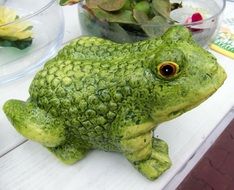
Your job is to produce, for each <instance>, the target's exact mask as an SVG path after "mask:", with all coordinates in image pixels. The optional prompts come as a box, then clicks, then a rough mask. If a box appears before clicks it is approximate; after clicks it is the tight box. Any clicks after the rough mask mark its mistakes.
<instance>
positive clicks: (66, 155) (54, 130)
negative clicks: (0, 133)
mask: <svg viewBox="0 0 234 190" xmlns="http://www.w3.org/2000/svg"><path fill="white" fill-rule="evenodd" d="M3 110H4V112H5V114H6V115H7V117H8V119H9V120H10V122H11V123H12V125H13V126H14V127H15V129H16V130H17V131H18V132H19V133H20V134H21V135H23V136H24V137H26V138H27V139H30V140H33V141H37V142H39V143H40V144H42V145H44V146H45V147H47V148H48V149H49V150H50V151H51V152H52V153H53V154H54V155H55V156H56V157H57V158H58V159H59V160H61V161H62V162H64V163H66V164H73V163H75V162H77V161H78V160H80V159H82V158H83V157H84V156H85V155H86V153H87V152H88V146H86V147H85V148H84V147H82V146H81V145H80V143H78V142H77V140H73V139H71V138H72V137H70V136H69V138H68V137H67V134H69V132H66V131H67V130H68V128H66V126H65V125H64V123H63V121H61V119H57V118H56V117H53V116H52V115H51V114H50V113H48V112H46V111H44V110H42V109H40V108H39V107H38V106H37V105H36V104H34V103H33V102H30V100H29V101H26V102H24V101H20V100H9V101H7V102H6V103H5V104H4V106H3Z"/></svg>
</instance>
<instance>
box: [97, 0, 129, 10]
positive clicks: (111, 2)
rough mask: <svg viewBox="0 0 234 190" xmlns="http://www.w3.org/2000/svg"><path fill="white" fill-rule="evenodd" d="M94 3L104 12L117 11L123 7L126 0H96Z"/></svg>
mask: <svg viewBox="0 0 234 190" xmlns="http://www.w3.org/2000/svg"><path fill="white" fill-rule="evenodd" d="M96 2H97V4H98V6H99V7H100V8H101V9H103V10H105V11H118V10H120V9H121V8H122V7H123V6H124V4H125V3H126V0H96Z"/></svg>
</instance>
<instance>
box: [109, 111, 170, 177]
mask: <svg viewBox="0 0 234 190" xmlns="http://www.w3.org/2000/svg"><path fill="white" fill-rule="evenodd" d="M155 127H156V124H155V122H153V121H152V120H151V119H150V117H147V114H145V113H143V112H141V111H137V110H136V109H131V110H129V109H126V108H125V109H123V111H122V114H120V117H118V118H116V121H115V122H114V123H113V126H112V129H113V130H112V131H113V139H118V141H119V142H116V143H119V147H120V152H122V153H123V154H124V155H125V157H126V158H127V159H128V160H129V162H130V163H132V165H133V166H134V167H135V168H136V169H137V170H138V171H139V172H140V173H141V174H143V175H144V176H146V177H147V178H148V179H150V180H154V179H156V178H158V177H159V176H160V175H161V174H162V173H163V172H165V171H166V170H167V169H168V168H170V166H171V161H170V158H169V154H168V146H167V144H166V142H164V141H163V140H161V139H158V138H154V137H153V129H154V128H155Z"/></svg>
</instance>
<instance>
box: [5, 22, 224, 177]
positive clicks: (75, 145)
mask: <svg viewBox="0 0 234 190" xmlns="http://www.w3.org/2000/svg"><path fill="white" fill-rule="evenodd" d="M225 78H226V74H225V71H224V70H223V68H222V67H221V66H220V65H219V64H218V63H217V60H216V58H215V57H214V56H213V55H212V54H211V53H209V52H207V51H206V50H204V49H203V48H201V47H200V46H199V45H197V44H196V43H195V42H194V41H193V39H192V36H191V34H190V32H189V31H188V30H187V29H186V28H184V27H182V26H174V27H171V28H170V29H168V30H167V31H166V32H165V33H164V34H163V35H162V36H161V37H159V38H154V39H148V40H145V41H140V42H136V43H132V44H130V43H124V44H118V43H114V42H111V41H108V40H105V39H101V38H97V37H80V38H78V39H76V40H74V41H72V42H71V43H70V44H68V45H67V46H66V47H64V48H63V49H62V50H60V52H59V53H58V55H57V56H56V57H54V58H53V59H51V60H49V61H48V62H47V63H46V64H45V66H44V68H43V69H42V70H40V71H39V72H38V73H37V74H36V76H35V78H34V80H33V81H32V83H31V86H30V89H29V93H30V97H29V98H28V99H27V100H26V101H21V100H8V101H7V102H6V103H5V104H4V107H3V110H4V112H5V114H6V116H7V117H8V119H9V120H10V122H11V123H12V125H13V126H14V127H15V129H16V130H17V131H18V132H19V133H21V134H22V135H23V136H24V137H26V138H28V139H31V140H33V141H37V142H39V143H41V144H42V145H43V146H45V147H46V148H47V149H48V150H49V151H51V152H52V153H53V154H54V155H55V156H56V157H58V158H59V159H60V160H61V161H63V162H64V163H67V164H73V163H75V162H77V161H79V160H81V159H82V158H83V157H85V155H87V153H88V152H89V151H90V150H92V149H99V150H104V151H114V152H120V153H122V154H123V155H124V156H125V157H126V159H127V160H128V161H129V162H130V163H131V164H132V165H133V166H134V167H135V168H136V169H137V170H138V171H139V172H140V173H142V174H143V175H144V176H146V177H147V178H148V179H150V180H154V179H156V178H158V177H159V176H160V175H161V174H162V173H164V172H165V171H166V170H167V169H168V168H169V167H170V166H171V160H170V158H169V153H168V146H167V144H166V142H165V141H163V140H161V139H159V138H156V137H154V136H153V131H154V129H155V128H156V127H157V126H158V125H159V124H160V123H162V122H165V121H168V120H171V119H173V118H175V117H178V116H179V115H181V114H183V113H185V112H187V111H189V110H191V109H192V108H194V107H196V106H198V105H199V104H200V103H201V102H203V101H205V100H206V99H207V98H208V97H209V96H211V95H212V94H213V93H214V92H215V91H216V90H217V89H218V88H219V87H220V86H221V85H222V84H223V82H224V81H225Z"/></svg>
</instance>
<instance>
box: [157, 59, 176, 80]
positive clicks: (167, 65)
mask: <svg viewBox="0 0 234 190" xmlns="http://www.w3.org/2000/svg"><path fill="white" fill-rule="evenodd" d="M157 70H158V73H159V75H160V76H161V77H163V78H166V79H168V78H171V77H174V76H176V74H177V73H178V71H179V65H177V64H176V63H175V62H172V61H165V62H163V63H160V64H159V65H158V66H157Z"/></svg>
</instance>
